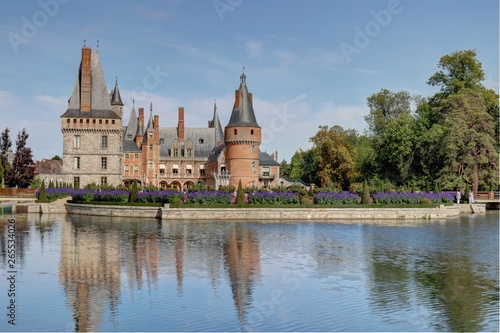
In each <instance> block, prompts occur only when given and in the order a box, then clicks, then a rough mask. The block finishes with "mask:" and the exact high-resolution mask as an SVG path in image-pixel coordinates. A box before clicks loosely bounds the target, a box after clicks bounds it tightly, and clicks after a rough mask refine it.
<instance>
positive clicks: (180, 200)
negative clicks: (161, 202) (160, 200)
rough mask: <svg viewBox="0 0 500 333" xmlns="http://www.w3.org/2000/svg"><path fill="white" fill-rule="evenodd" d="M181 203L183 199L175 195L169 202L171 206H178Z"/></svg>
mask: <svg viewBox="0 0 500 333" xmlns="http://www.w3.org/2000/svg"><path fill="white" fill-rule="evenodd" d="M183 203H184V202H183V200H182V199H181V198H177V197H176V198H174V199H173V200H172V202H171V204H172V206H173V207H180V206H182V204H183Z"/></svg>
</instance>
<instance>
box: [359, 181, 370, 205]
mask: <svg viewBox="0 0 500 333" xmlns="http://www.w3.org/2000/svg"><path fill="white" fill-rule="evenodd" d="M370 203H371V200H370V190H369V188H368V184H367V183H366V181H365V182H364V183H363V192H362V195H361V204H362V205H369V204H370Z"/></svg>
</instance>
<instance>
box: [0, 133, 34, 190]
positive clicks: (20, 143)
mask: <svg viewBox="0 0 500 333" xmlns="http://www.w3.org/2000/svg"><path fill="white" fill-rule="evenodd" d="M28 137H29V134H28V133H27V132H26V129H24V128H23V130H22V131H20V132H19V133H18V134H17V140H16V154H15V155H14V161H13V162H12V168H10V170H9V171H8V172H7V177H6V183H7V184H9V186H11V187H14V186H18V187H21V188H26V187H28V186H29V185H30V183H31V180H32V179H33V177H34V176H35V163H34V162H33V154H32V152H31V148H29V147H27V146H26V141H27V139H28Z"/></svg>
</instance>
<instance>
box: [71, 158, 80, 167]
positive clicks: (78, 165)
mask: <svg viewBox="0 0 500 333" xmlns="http://www.w3.org/2000/svg"><path fill="white" fill-rule="evenodd" d="M73 168H74V169H76V170H79V169H80V156H77V157H74V158H73Z"/></svg>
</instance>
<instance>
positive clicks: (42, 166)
mask: <svg viewBox="0 0 500 333" xmlns="http://www.w3.org/2000/svg"><path fill="white" fill-rule="evenodd" d="M62 169H63V165H62V161H59V160H45V159H44V160H41V161H37V162H36V163H35V174H37V175H38V174H60V173H62Z"/></svg>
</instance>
